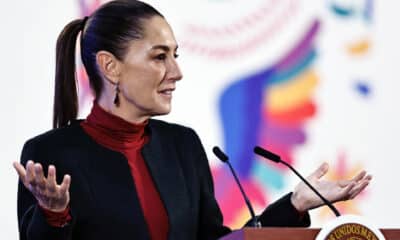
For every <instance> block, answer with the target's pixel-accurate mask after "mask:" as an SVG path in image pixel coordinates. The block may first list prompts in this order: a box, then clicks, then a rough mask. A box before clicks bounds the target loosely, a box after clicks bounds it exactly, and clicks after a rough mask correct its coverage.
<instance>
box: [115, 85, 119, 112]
mask: <svg viewBox="0 0 400 240" xmlns="http://www.w3.org/2000/svg"><path fill="white" fill-rule="evenodd" d="M119 92H120V91H119V82H117V83H116V84H115V98H114V105H115V106H117V107H119V96H118V94H119Z"/></svg>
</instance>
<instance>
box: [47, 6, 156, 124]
mask: <svg viewBox="0 0 400 240" xmlns="http://www.w3.org/2000/svg"><path fill="white" fill-rule="evenodd" d="M153 16H160V17H163V16H162V15H161V14H160V13H159V12H158V11H157V10H156V9H154V8H153V7H152V6H150V5H148V4H146V3H143V2H140V1H136V0H115V1H111V2H108V3H106V4H104V5H102V6H101V7H100V8H99V9H97V10H96V11H95V12H94V13H93V14H92V15H91V16H89V18H88V19H87V21H86V19H78V20H74V21H72V22H70V23H69V24H68V25H67V26H65V27H64V29H63V31H62V32H61V33H60V35H59V37H58V39H57V47H56V76H55V93H54V109H53V128H59V127H63V126H66V125H67V124H68V123H70V122H71V121H72V120H74V119H76V117H77V114H78V97H77V86H76V71H75V51H76V49H75V48H76V41H77V38H78V34H79V33H81V58H82V62H83V65H84V66H85V69H86V72H87V74H88V77H89V82H90V87H91V88H92V90H93V91H94V93H95V96H96V98H97V97H99V96H100V94H101V91H102V89H103V82H102V78H101V76H100V74H99V72H98V70H97V64H96V53H97V52H99V51H101V50H105V51H108V52H110V53H112V54H114V56H115V57H116V58H118V59H119V60H123V58H124V56H125V54H126V52H127V48H128V46H129V42H130V41H131V40H134V39H140V38H142V37H143V30H144V29H143V20H146V19H149V18H151V17H153Z"/></svg>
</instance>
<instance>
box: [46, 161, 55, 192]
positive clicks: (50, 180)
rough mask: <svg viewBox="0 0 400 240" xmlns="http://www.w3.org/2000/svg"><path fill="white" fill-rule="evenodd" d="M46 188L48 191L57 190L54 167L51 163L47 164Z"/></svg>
mask: <svg viewBox="0 0 400 240" xmlns="http://www.w3.org/2000/svg"><path fill="white" fill-rule="evenodd" d="M47 189H48V190H49V192H50V193H55V192H56V191H57V180H56V168H55V167H54V166H53V165H49V168H48V171H47Z"/></svg>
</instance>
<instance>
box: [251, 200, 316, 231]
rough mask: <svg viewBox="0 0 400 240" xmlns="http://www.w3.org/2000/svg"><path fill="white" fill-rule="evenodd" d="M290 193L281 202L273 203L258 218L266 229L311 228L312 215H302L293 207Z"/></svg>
mask: <svg viewBox="0 0 400 240" xmlns="http://www.w3.org/2000/svg"><path fill="white" fill-rule="evenodd" d="M291 196H292V193H288V194H286V195H285V196H283V197H282V198H280V199H279V200H277V201H275V202H274V203H271V204H270V205H269V206H268V207H267V208H266V209H265V210H264V212H263V213H262V214H261V215H260V216H259V217H258V220H259V221H260V222H261V225H262V226H265V227H308V226H310V224H311V222H310V215H309V214H308V212H306V213H305V214H304V215H302V216H301V215H300V214H299V212H298V211H297V209H296V208H295V207H294V206H293V204H292V202H291V200H290V198H291Z"/></svg>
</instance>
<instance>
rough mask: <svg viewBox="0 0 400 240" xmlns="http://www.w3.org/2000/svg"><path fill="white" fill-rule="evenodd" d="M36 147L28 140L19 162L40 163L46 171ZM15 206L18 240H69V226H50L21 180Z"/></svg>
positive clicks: (45, 162)
mask: <svg viewBox="0 0 400 240" xmlns="http://www.w3.org/2000/svg"><path fill="white" fill-rule="evenodd" d="M36 145H37V144H35V141H34V140H29V141H27V142H26V143H25V144H24V147H23V150H22V154H21V161H20V162H21V164H22V165H24V166H25V165H26V162H27V161H28V160H33V161H35V162H40V163H41V164H42V165H43V169H47V166H48V162H47V161H46V160H45V159H44V158H43V157H42V156H40V154H39V151H38V149H37V146H36ZM17 205H18V229H19V236H20V240H47V239H49V240H50V239H60V240H68V239H70V237H68V236H69V235H70V233H71V224H67V225H65V226H63V227H52V226H50V225H49V224H48V223H47V220H46V218H45V216H44V214H43V211H42V210H41V209H40V207H39V206H38V204H37V201H36V199H35V197H34V196H33V195H32V194H31V192H30V191H29V190H28V189H26V188H25V186H24V185H23V183H22V182H21V180H19V182H18V200H17Z"/></svg>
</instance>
